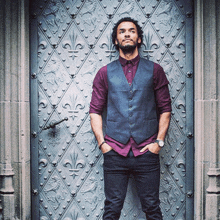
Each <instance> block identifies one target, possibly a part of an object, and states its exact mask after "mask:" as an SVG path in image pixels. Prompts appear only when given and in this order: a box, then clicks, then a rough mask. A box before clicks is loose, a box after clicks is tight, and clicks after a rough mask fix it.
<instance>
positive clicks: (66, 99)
mask: <svg viewBox="0 0 220 220" xmlns="http://www.w3.org/2000/svg"><path fill="white" fill-rule="evenodd" d="M192 11H193V6H192V1H190V0H187V1H183V0H160V1H159V0H136V1H133V0H40V1H39V0H38V1H35V0H33V1H32V2H31V76H30V80H31V98H32V104H31V113H32V118H31V121H32V123H31V129H32V131H31V132H32V140H31V144H32V146H31V149H32V150H31V160H32V192H33V193H32V195H33V198H32V203H33V205H32V217H33V219H44V220H45V219H64V220H69V219H74V220H75V219H77V220H83V219H84V220H86V219H89V220H91V219H92V220H93V219H94V220H96V219H101V218H102V213H103V207H104V193H103V171H102V165H103V159H102V154H101V152H100V150H99V149H98V147H97V143H96V140H95V137H94V135H93V133H92V130H91V127H90V121H89V114H88V112H89V103H90V99H91V91H92V82H93V79H94V76H95V74H96V73H97V71H98V70H99V68H100V67H102V66H104V65H106V64H107V63H109V62H110V61H113V60H115V59H117V58H118V52H117V51H116V49H115V48H114V46H113V45H112V42H111V31H112V27H113V25H114V23H116V22H117V20H118V19H120V18H122V17H126V16H130V17H133V18H135V19H136V20H138V22H139V24H140V25H141V26H142V27H143V31H144V39H143V45H142V47H141V48H140V54H141V56H142V57H145V58H146V59H150V60H152V61H154V62H157V63H159V64H160V65H161V66H162V67H163V68H164V70H165V72H166V75H167V78H168V80H169V82H170V85H169V88H170V93H171V97H172V107H173V110H172V119H171V125H170V128H169V132H168V135H167V137H166V141H165V143H166V147H165V148H163V150H162V151H161V153H160V158H161V188H160V198H161V208H162V212H163V216H164V219H167V220H170V219H192V216H193V194H192V192H193V112H192V109H193V96H192V94H193V47H192V46H193V45H192V44H193V43H192V42H193V41H192V39H193V31H192V30H193V29H192V28H193V26H192V22H193V20H192V19H193V16H192ZM120 219H126V220H133V219H139V220H140V219H145V217H144V214H143V213H142V211H141V205H140V202H139V199H138V197H137V194H136V190H135V183H134V180H133V178H131V180H130V184H129V188H128V193H127V197H126V200H125V204H124V208H123V210H122V215H121V218H120Z"/></svg>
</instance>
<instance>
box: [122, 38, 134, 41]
mask: <svg viewBox="0 0 220 220" xmlns="http://www.w3.org/2000/svg"><path fill="white" fill-rule="evenodd" d="M126 40H130V41H133V40H132V39H130V38H127V39H124V40H122V42H123V41H126ZM133 42H134V41H133Z"/></svg>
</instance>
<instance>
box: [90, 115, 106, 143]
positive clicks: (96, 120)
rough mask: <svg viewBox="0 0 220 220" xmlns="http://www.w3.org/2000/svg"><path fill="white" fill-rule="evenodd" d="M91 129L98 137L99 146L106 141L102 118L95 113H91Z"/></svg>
mask: <svg viewBox="0 0 220 220" xmlns="http://www.w3.org/2000/svg"><path fill="white" fill-rule="evenodd" d="M90 120H91V127H92V130H93V133H94V135H95V137H96V140H97V142H98V145H100V144H101V143H102V142H103V141H104V135H103V131H102V116H101V115H99V114H95V113H90Z"/></svg>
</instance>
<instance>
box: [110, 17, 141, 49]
mask: <svg viewBox="0 0 220 220" xmlns="http://www.w3.org/2000/svg"><path fill="white" fill-rule="evenodd" d="M124 21H129V22H132V23H133V24H135V26H136V28H137V32H138V37H139V38H140V39H141V43H138V48H140V47H141V44H142V41H143V31H142V28H141V26H140V25H139V24H138V22H137V21H136V20H134V19H133V18H130V17H125V18H121V19H120V20H119V21H118V22H117V23H116V24H115V26H114V27H113V30H112V43H113V44H114V45H115V47H116V49H117V50H118V49H119V47H118V45H116V44H115V40H116V38H117V28H118V26H119V24H121V23H122V22H124Z"/></svg>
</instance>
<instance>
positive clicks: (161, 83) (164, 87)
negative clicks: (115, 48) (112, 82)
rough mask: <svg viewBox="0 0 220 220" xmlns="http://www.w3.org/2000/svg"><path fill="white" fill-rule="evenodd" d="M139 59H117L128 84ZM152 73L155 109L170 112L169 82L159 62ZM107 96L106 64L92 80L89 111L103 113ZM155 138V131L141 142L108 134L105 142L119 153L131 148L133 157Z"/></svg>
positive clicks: (125, 154)
mask: <svg viewBox="0 0 220 220" xmlns="http://www.w3.org/2000/svg"><path fill="white" fill-rule="evenodd" d="M139 60H140V56H139V55H138V56H137V57H135V58H134V59H132V60H130V61H129V60H126V59H124V58H122V57H119V61H120V63H121V65H122V68H123V71H124V74H125V76H126V79H127V81H128V83H129V84H130V85H131V83H132V80H133V79H134V76H135V73H136V71H137V68H138V63H139ZM153 74H154V76H153V82H154V93H155V101H156V105H157V111H158V113H159V114H162V113H164V112H171V100H170V94H169V89H168V84H169V82H168V80H167V78H166V75H165V73H164V71H163V68H162V67H161V66H160V65H159V64H156V63H154V71H153ZM107 96H108V79H107V66H104V67H102V68H101V69H100V70H99V71H98V73H97V74H96V76H95V79H94V82H93V92H92V100H91V102H90V111H89V113H96V114H99V115H101V114H102V113H103V109H104V107H106V105H107ZM156 138H157V133H156V134H154V135H153V136H151V137H150V138H148V139H147V140H145V141H144V142H142V143H141V144H136V142H135V141H134V139H133V138H132V137H131V138H130V140H129V141H128V143H127V144H122V143H120V142H118V141H116V140H114V139H112V138H111V137H109V136H108V135H105V141H106V143H107V144H109V145H110V146H111V147H112V148H113V149H114V150H115V151H116V152H118V153H119V154H120V155H122V156H127V155H128V152H129V151H130V149H132V151H133V153H134V156H135V157H136V156H139V155H141V154H144V153H146V151H145V152H142V153H141V152H140V150H141V149H142V148H143V147H144V146H146V145H147V144H150V143H153V142H154V141H155V140H156Z"/></svg>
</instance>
